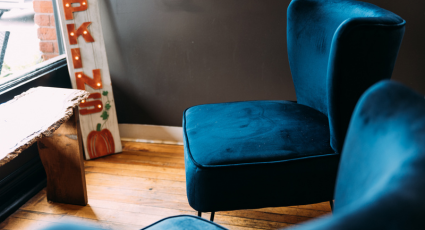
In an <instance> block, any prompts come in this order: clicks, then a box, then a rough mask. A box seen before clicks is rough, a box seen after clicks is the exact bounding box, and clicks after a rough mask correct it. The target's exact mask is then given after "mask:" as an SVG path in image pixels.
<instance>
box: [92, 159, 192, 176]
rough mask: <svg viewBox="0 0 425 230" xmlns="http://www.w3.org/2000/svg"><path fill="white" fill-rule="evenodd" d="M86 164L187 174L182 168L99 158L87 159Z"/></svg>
mask: <svg viewBox="0 0 425 230" xmlns="http://www.w3.org/2000/svg"><path fill="white" fill-rule="evenodd" d="M84 166H86V167H88V166H96V167H104V168H114V169H127V170H136V171H141V172H158V173H170V174H177V175H185V170H184V169H180V168H164V167H158V166H149V165H133V164H119V163H111V162H102V161H98V160H92V161H86V162H85V164H84Z"/></svg>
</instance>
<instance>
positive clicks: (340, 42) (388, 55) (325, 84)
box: [287, 0, 405, 153]
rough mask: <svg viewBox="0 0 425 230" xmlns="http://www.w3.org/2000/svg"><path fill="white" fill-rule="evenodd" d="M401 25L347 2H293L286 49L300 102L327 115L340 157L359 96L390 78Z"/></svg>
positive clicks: (362, 5)
mask: <svg viewBox="0 0 425 230" xmlns="http://www.w3.org/2000/svg"><path fill="white" fill-rule="evenodd" d="M404 26H405V21H404V20H403V19H402V18H400V17H399V16H397V15H395V14H394V13H391V12H389V11H387V10H384V9H382V8H379V7H377V6H375V5H372V4H369V3H365V2H359V1H350V0H326V1H325V0H293V1H292V2H291V4H290V5H289V7H288V27H287V45H288V55H289V64H290V67H291V73H292V79H293V81H294V85H295V90H296V94H297V101H298V103H300V104H303V105H308V106H310V107H312V108H315V109H317V110H319V111H320V112H322V113H324V114H326V115H328V117H329V125H330V132H331V146H332V148H333V149H334V150H335V152H337V153H340V152H341V150H342V146H343V141H344V137H345V134H346V131H347V128H348V123H349V121H350V116H351V113H352V112H353V109H354V106H355V105H356V102H357V100H358V99H359V97H360V96H361V95H362V93H363V92H364V91H365V90H366V89H367V88H369V87H370V86H371V85H373V84H374V83H376V82H378V81H379V80H382V79H389V78H390V77H391V74H392V71H393V68H394V64H395V60H396V57H397V53H398V50H399V47H400V44H401V40H402V37H403V34H404Z"/></svg>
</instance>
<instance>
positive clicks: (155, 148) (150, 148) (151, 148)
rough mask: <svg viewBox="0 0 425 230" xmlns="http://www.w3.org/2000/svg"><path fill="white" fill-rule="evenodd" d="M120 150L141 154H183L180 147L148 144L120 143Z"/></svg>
mask: <svg viewBox="0 0 425 230" xmlns="http://www.w3.org/2000/svg"><path fill="white" fill-rule="evenodd" d="M122 149H123V150H136V151H143V152H162V153H184V149H183V146H181V145H164V144H148V143H141V142H130V141H122Z"/></svg>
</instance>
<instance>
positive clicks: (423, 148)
mask: <svg viewBox="0 0 425 230" xmlns="http://www.w3.org/2000/svg"><path fill="white" fill-rule="evenodd" d="M424 178H425V99H424V96H423V95H419V94H417V93H416V92H413V91H411V90H410V89H408V88H407V87H405V86H403V85H401V84H399V83H395V82H390V81H383V82H380V83H378V84H376V85H374V86H373V87H371V88H370V89H369V90H368V91H367V92H366V93H365V94H364V95H363V96H362V98H361V99H360V101H359V102H358V104H357V107H356V109H355V112H354V114H353V118H352V120H351V123H350V127H349V130H348V133H347V137H346V141H345V144H344V148H343V151H342V156H341V163H340V166H339V171H338V177H337V184H336V188H335V207H334V211H333V213H332V215H330V216H328V217H325V218H320V219H318V220H315V221H312V222H309V223H306V224H303V225H301V226H299V227H296V228H294V230H295V229H297V230H359V229H362V230H368V229H371V230H372V229H373V230H375V229H394V230H398V229H399V230H402V229H403V230H404V229H425V221H424V220H423V214H424V213H425V179H424ZM312 196H314V194H312ZM205 226H208V228H207V227H205ZM146 229H149V230H159V229H175V230H179V229H223V228H222V227H220V226H217V225H216V224H214V223H212V222H208V221H206V220H201V218H199V217H194V216H175V217H169V218H167V219H164V220H161V221H159V222H157V223H155V224H153V225H151V226H149V227H147V228H146Z"/></svg>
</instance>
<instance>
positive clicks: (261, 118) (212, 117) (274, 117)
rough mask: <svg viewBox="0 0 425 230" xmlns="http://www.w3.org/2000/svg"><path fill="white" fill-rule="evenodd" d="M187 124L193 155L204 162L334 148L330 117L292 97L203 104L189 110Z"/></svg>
mask: <svg viewBox="0 0 425 230" xmlns="http://www.w3.org/2000/svg"><path fill="white" fill-rule="evenodd" d="M199 121H202V122H199ZM183 123H184V127H185V139H186V145H187V146H188V149H187V154H188V156H189V157H190V158H191V160H192V161H193V163H194V164H196V165H199V166H200V167H209V166H220V165H221V166H225V165H228V166H230V165H237V164H249V163H252V164H257V163H263V162H273V161H282V160H289V159H296V158H302V157H311V156H317V155H325V154H333V153H334V151H333V150H332V148H331V147H330V146H329V125H328V118H327V117H326V116H325V115H324V114H323V113H321V112H319V111H317V110H315V109H312V108H310V107H308V106H305V105H300V104H297V103H294V102H289V101H246V102H230V103H220V104H208V105H198V106H195V107H192V108H190V109H188V110H186V111H185V113H184V121H183ZM189 140H190V141H189ZM206 150H207V151H206Z"/></svg>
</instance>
